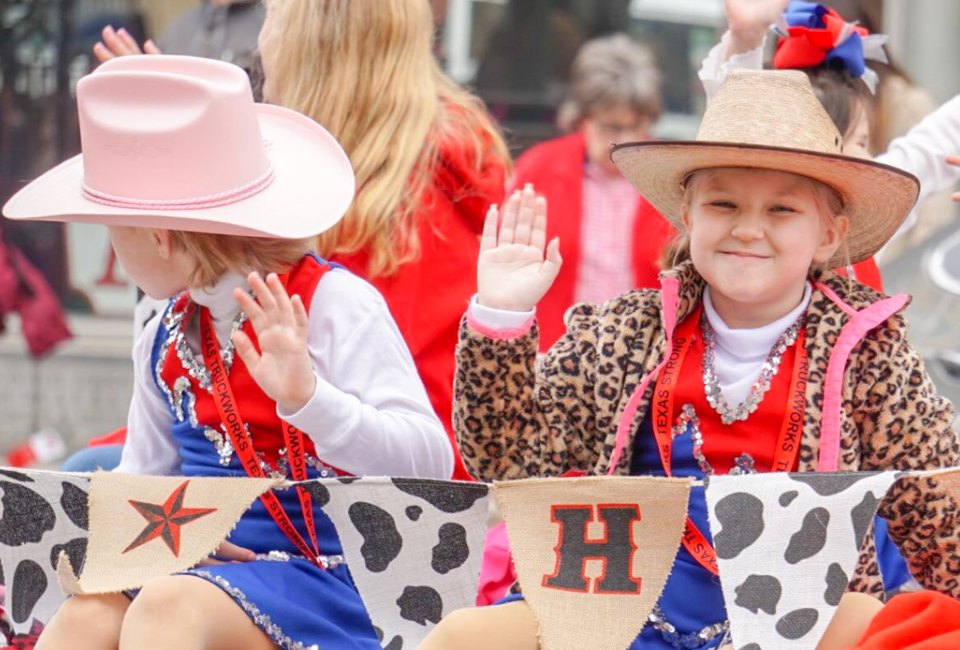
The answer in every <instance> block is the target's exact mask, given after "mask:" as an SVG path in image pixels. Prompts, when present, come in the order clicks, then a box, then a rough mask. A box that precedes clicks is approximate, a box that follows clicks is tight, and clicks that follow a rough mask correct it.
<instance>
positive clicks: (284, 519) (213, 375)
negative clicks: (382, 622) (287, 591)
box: [200, 308, 326, 569]
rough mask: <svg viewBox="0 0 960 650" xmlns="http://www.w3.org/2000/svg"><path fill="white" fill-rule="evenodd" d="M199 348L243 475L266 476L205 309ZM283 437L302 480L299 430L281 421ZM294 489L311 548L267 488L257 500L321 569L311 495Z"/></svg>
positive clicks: (294, 470) (296, 474)
mask: <svg viewBox="0 0 960 650" xmlns="http://www.w3.org/2000/svg"><path fill="white" fill-rule="evenodd" d="M200 347H201V350H202V352H203V360H204V361H205V362H206V365H207V369H208V370H209V371H210V380H211V387H210V390H211V393H212V395H213V401H214V403H215V404H216V405H217V413H219V415H220V420H221V421H222V422H223V425H224V427H225V428H226V430H227V435H228V436H229V437H230V442H231V443H232V444H233V448H234V449H235V450H236V452H237V457H238V458H239V459H240V464H241V465H243V469H244V470H245V471H246V473H247V476H250V477H253V478H266V477H267V475H266V473H265V472H264V471H263V467H262V466H261V465H260V459H259V458H258V457H257V454H256V451H255V449H254V447H253V440H251V438H250V434H249V433H248V432H247V428H246V427H245V426H244V424H243V420H242V419H241V417H240V412H239V410H238V406H237V400H236V398H235V397H234V394H233V388H231V386H230V380H229V379H228V377H227V370H226V368H225V367H224V365H223V359H222V358H221V357H220V343H219V342H218V341H217V335H216V332H215V331H214V329H213V322H212V320H211V317H210V311H209V310H208V309H205V308H204V309H201V310H200ZM283 439H284V443H285V444H286V447H287V460H288V461H289V463H290V476H291V478H292V479H293V480H294V481H304V480H306V479H307V458H306V452H305V451H304V446H303V432H302V431H300V430H299V429H297V428H296V427H295V426H293V425H292V424H289V423H287V422H284V423H283ZM296 489H297V494H298V496H299V498H300V508H301V509H302V510H303V521H304V526H305V527H306V529H307V533H308V534H309V535H310V542H311V543H312V544H313V549H312V550H311V548H310V547H309V546H308V545H307V543H306V541H305V540H304V539H303V535H301V534H300V531H298V530H297V528H296V526H295V525H294V523H293V521H292V520H291V519H290V516H289V515H288V514H287V512H286V511H285V510H284V509H283V505H282V504H281V503H280V500H279V499H278V498H277V495H276V494H275V493H274V492H273V490H267V491H266V492H264V493H263V494H262V495H260V501H261V502H262V503H263V505H264V506H265V507H266V509H267V512H268V513H269V514H270V517H272V518H273V521H274V522H276V524H277V526H278V527H279V528H280V530H281V531H283V534H284V535H286V536H287V538H288V539H289V540H290V541H291V542H292V543H293V545H294V546H296V547H297V549H298V550H299V551H300V554H301V555H303V556H304V557H305V558H307V559H308V560H310V561H311V562H312V563H313V564H315V565H316V566H318V567H320V568H321V569H325V568H326V567H325V566H324V564H323V562H322V561H321V559H320V545H319V543H318V542H317V529H316V523H315V521H314V517H313V498H312V497H311V496H310V493H309V492H308V491H307V490H306V489H304V488H303V487H302V486H300V485H298V486H297V487H296Z"/></svg>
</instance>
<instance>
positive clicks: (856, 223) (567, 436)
mask: <svg viewBox="0 0 960 650" xmlns="http://www.w3.org/2000/svg"><path fill="white" fill-rule="evenodd" d="M792 74H793V73H782V72H776V73H775V72H751V73H743V74H742V75H741V74H739V73H738V74H735V75H733V76H732V77H731V78H730V79H728V80H727V82H726V83H725V86H726V85H728V84H731V80H733V81H732V83H733V84H735V85H736V84H739V85H741V86H743V87H740V88H737V89H736V90H735V91H734V92H732V93H731V95H732V96H734V97H736V98H737V99H738V101H739V103H738V105H737V110H739V111H741V113H742V111H744V110H745V109H744V105H745V104H744V103H745V102H747V103H749V96H750V94H751V93H750V90H751V88H750V86H751V84H753V85H756V84H755V83H754V82H756V79H746V80H744V79H743V77H750V76H752V75H770V76H772V80H771V79H768V78H762V79H759V82H757V83H759V84H760V85H761V86H763V85H765V84H771V83H773V84H774V85H777V86H778V87H777V88H775V90H777V91H778V92H780V93H784V92H794V91H797V92H798V94H799V95H800V99H798V102H797V103H798V104H802V109H797V107H796V105H795V106H794V107H793V109H794V110H795V111H800V112H803V111H806V115H805V116H803V117H802V118H801V119H802V120H806V121H808V122H809V121H815V122H816V124H817V125H818V126H819V127H820V128H821V129H823V130H825V135H824V139H825V140H830V139H832V138H836V142H839V136H838V135H835V134H836V131H835V129H834V130H833V131H832V132H830V131H829V128H832V125H830V124H829V118H828V117H826V116H825V114H824V115H823V116H822V117H823V119H821V116H820V115H819V114H816V111H817V109H818V108H819V110H820V111H822V107H820V106H819V104H818V103H816V99H815V98H813V102H807V101H806V97H805V93H806V92H807V91H809V84H806V88H805V89H804V88H800V89H799V90H797V89H796V88H794V87H793V86H803V84H805V83H806V82H805V81H800V80H798V79H797V78H795V77H793V76H792ZM770 90H771V89H770V88H767V91H768V92H769V91H770ZM811 94H812V93H811ZM745 97H746V98H748V99H744V98H745ZM814 104H815V105H814ZM723 105H724V95H723V94H718V96H717V99H716V100H714V103H713V104H711V105H710V107H709V108H708V111H707V114H706V115H705V116H704V126H702V127H701V136H700V137H699V138H698V139H699V140H713V141H716V140H720V139H723V140H725V141H727V142H730V141H731V140H733V141H734V142H735V143H738V142H740V141H742V140H738V138H737V136H735V135H733V136H731V135H729V134H727V135H720V134H717V135H714V136H713V137H712V138H711V137H710V131H711V128H716V124H718V123H719V124H727V125H728V122H729V120H730V119H731V117H730V115H729V114H728V115H727V116H726V117H725V118H724V119H720V118H719V117H718V116H717V115H711V112H714V113H719V112H722V106H723ZM754 105H755V106H756V109H755V110H756V114H755V116H754V120H753V121H751V120H745V122H747V123H751V124H752V125H754V126H755V125H756V123H757V122H758V121H759V122H763V121H764V120H768V121H769V122H770V123H771V128H770V129H769V131H768V133H769V134H770V135H769V137H770V138H772V139H775V138H778V137H779V138H781V141H771V142H765V143H758V144H760V146H756V145H754V146H751V147H749V148H748V147H744V146H743V145H740V144H730V145H724V147H723V148H724V149H725V150H726V151H724V152H722V153H721V154H720V155H721V160H722V162H720V161H718V162H717V163H716V164H714V165H710V166H709V168H708V169H703V168H702V166H701V167H698V166H697V165H702V163H700V162H699V159H698V158H696V156H694V155H693V153H701V154H702V153H703V151H716V150H717V149H718V148H719V147H717V146H716V145H714V144H710V145H700V146H701V147H702V149H700V150H699V152H692V153H691V154H690V156H688V158H687V159H686V160H685V162H683V164H682V165H679V166H677V169H675V170H674V174H675V175H674V177H673V180H674V182H675V183H676V188H679V189H671V187H670V185H671V184H670V183H661V184H659V185H658V184H657V181H656V180H655V179H654V178H653V177H654V176H656V173H662V174H666V175H669V174H670V171H669V170H667V171H662V168H663V161H664V160H666V159H667V157H666V156H664V151H666V150H669V151H670V152H671V153H675V152H676V151H677V147H678V145H677V144H676V143H639V144H631V145H622V146H619V147H615V148H614V150H613V154H612V156H613V158H614V160H615V162H617V163H618V166H619V167H620V169H621V170H622V171H623V172H624V173H625V175H627V176H628V178H630V180H631V181H632V182H633V183H634V184H635V185H637V186H638V189H640V191H641V193H643V194H644V195H645V196H646V197H647V198H648V199H649V200H650V201H651V203H653V204H654V205H655V206H656V207H657V208H658V210H659V211H660V212H661V213H662V214H663V215H664V216H665V217H667V218H668V219H671V220H672V221H674V224H675V225H676V226H677V227H678V229H679V230H681V231H682V232H683V233H684V237H685V239H684V242H683V243H682V244H681V248H682V250H685V251H686V252H687V253H688V255H689V258H690V259H689V261H686V262H684V263H681V264H679V265H677V266H675V267H674V268H672V269H670V270H669V271H667V272H665V273H664V274H663V275H662V289H661V290H660V291H653V290H638V291H633V292H630V293H627V294H625V295H623V296H621V297H619V298H617V299H614V300H611V301H609V302H607V303H603V304H600V305H588V304H583V305H578V306H575V307H574V308H572V309H571V311H570V312H569V313H568V317H567V333H566V335H565V336H564V337H562V338H561V339H560V340H559V341H558V342H557V343H556V344H555V345H554V346H553V347H552V348H551V350H550V351H549V352H548V353H547V354H546V356H545V357H544V358H543V359H542V360H539V361H538V359H537V327H536V322H535V317H534V311H533V308H534V305H536V303H537V301H538V299H539V297H540V296H542V295H543V293H544V292H545V291H546V290H547V289H548V288H549V286H550V283H551V282H552V280H553V278H554V277H555V275H556V272H557V269H558V268H559V265H560V263H561V260H560V255H559V248H558V242H557V241H552V242H550V243H549V244H547V243H546V242H545V241H544V232H545V223H546V205H545V202H544V201H543V200H542V199H540V198H537V197H536V196H535V193H534V191H533V189H532V188H530V187H528V188H526V189H524V191H523V192H522V193H516V194H514V195H513V196H512V197H510V199H509V200H508V202H507V204H506V205H505V207H504V210H503V219H502V221H500V220H499V216H498V214H497V210H496V209H495V208H491V212H490V215H489V216H488V221H487V226H486V229H485V232H484V237H483V241H482V244H481V254H480V260H479V264H478V294H477V296H475V297H474V299H473V301H472V303H471V305H470V307H469V309H468V312H467V314H466V316H465V318H464V322H463V324H462V326H461V331H460V343H459V346H458V351H457V364H458V369H457V375H456V385H455V408H454V425H455V429H456V432H457V435H458V438H459V442H460V449H461V453H462V455H463V459H464V461H465V463H466V465H467V467H468V468H469V469H470V470H471V472H472V473H473V474H474V476H476V477H478V478H481V479H483V480H504V479H518V478H525V477H531V476H561V475H563V474H565V473H567V472H583V473H587V474H603V473H609V474H653V475H665V474H668V473H669V471H671V470H672V475H674V476H696V477H702V476H704V475H709V474H711V473H713V472H714V471H715V472H717V473H729V472H735V473H743V472H751V471H773V470H787V471H804V472H806V471H869V470H889V469H904V470H905V469H933V468H941V467H952V466H955V465H957V464H958V453H960V441H958V436H957V434H956V432H955V431H954V430H953V429H952V422H953V417H954V413H953V407H952V406H951V405H950V403H949V402H948V401H947V400H946V399H944V398H943V397H941V396H939V395H938V394H937V392H936V390H935V388H934V386H933V384H932V382H931V380H930V378H929V377H928V376H927V373H926V372H925V370H924V367H923V362H922V360H921V358H920V356H919V355H918V354H917V352H916V351H915V350H914V349H913V348H912V347H911V346H910V345H909V343H908V342H907V339H906V321H905V318H904V317H903V315H902V311H903V309H904V308H905V307H906V305H907V303H908V298H907V297H906V296H903V295H899V296H894V297H891V298H888V297H884V296H883V295H881V294H879V293H877V292H875V291H873V290H872V289H869V288H867V287H865V286H863V285H860V284H858V283H856V282H854V281H852V280H849V279H847V278H842V277H838V276H837V275H835V274H833V273H831V272H829V271H825V270H823V269H828V268H835V267H837V266H842V264H841V263H838V262H840V261H841V260H843V259H844V257H845V256H847V255H848V256H849V259H852V260H853V261H856V260H857V259H863V258H864V257H866V256H869V255H870V254H872V252H873V251H875V250H876V248H879V247H880V246H881V245H882V244H883V242H884V241H886V238H887V237H889V235H890V234H892V233H893V232H894V231H895V230H896V226H897V225H898V224H899V223H900V222H901V221H902V219H903V218H904V217H905V216H906V214H907V212H908V211H909V209H910V207H911V206H912V203H913V200H914V199H915V197H916V180H915V179H913V178H912V177H910V176H909V175H907V174H904V173H902V172H899V171H897V170H894V169H893V168H890V167H885V166H882V165H878V164H876V163H870V162H863V161H857V162H854V161H852V160H851V159H844V158H843V157H841V156H839V155H830V156H825V155H823V152H825V151H827V152H829V151H831V149H830V148H829V144H827V145H823V146H818V147H817V148H813V149H814V151H813V152H811V151H810V149H811V147H810V146H809V145H808V143H801V144H797V143H796V142H783V141H782V139H783V138H786V139H788V140H789V138H790V135H789V132H791V129H789V128H783V126H784V122H785V121H786V122H787V123H788V124H789V123H792V122H793V120H790V119H789V116H788V115H786V114H785V113H783V112H782V111H777V110H775V109H774V108H771V107H770V106H769V105H768V102H766V101H765V100H764V99H763V98H762V97H759V98H756V101H755V102H754ZM801 126H802V124H796V125H795V130H800V127H801ZM807 130H808V131H810V130H811V129H809V128H808V129H807ZM705 131H706V132H707V133H706V135H705ZM784 134H786V135H784ZM748 138H754V140H752V141H755V136H753V135H750V134H744V135H743V136H742V139H743V140H746V139H748ZM683 144H685V145H687V146H688V147H689V145H691V144H695V143H683ZM766 146H769V147H770V150H771V152H768V151H765V150H764V147H766ZM692 148H695V147H692ZM711 148H712V149H711ZM738 148H739V149H740V151H738ZM784 148H790V149H793V150H794V152H792V153H790V154H788V155H783V154H782V152H783V149H784ZM774 149H775V150H776V151H773V150H774ZM768 153H769V156H768ZM722 156H726V158H723V157H722ZM745 156H747V157H749V158H745ZM681 157H682V154H681ZM811 158H812V159H814V161H815V163H816V164H815V165H811V164H809V163H810V162H811V160H810V159H811ZM748 159H749V161H750V166H751V167H754V168H751V169H747V168H745V163H746V161H747V160H748ZM648 160H649V162H650V165H661V167H659V168H656V169H659V170H660V171H658V172H654V171H652V169H654V168H651V167H649V166H648V167H644V164H646V162H648ZM668 162H669V161H668ZM684 165H685V166H684ZM757 167H759V168H757ZM841 168H842V169H843V170H845V171H846V172H849V171H850V170H851V169H853V170H854V171H853V172H852V173H846V174H836V171H837V170H838V169H841ZM818 170H821V171H818ZM818 174H819V176H818ZM834 176H836V178H834ZM841 177H842V178H841ZM665 187H666V189H664V188H665ZM880 187H886V188H888V189H889V191H887V192H886V195H885V196H884V197H881V198H880V200H868V199H866V198H865V197H867V196H869V194H870V192H877V191H881V190H879V189H878V188H880ZM671 192H672V193H671ZM868 233H873V234H874V236H873V237H869V236H868ZM868 240H869V241H868ZM730 404H734V405H738V406H736V407H731V406H730ZM672 405H676V407H677V408H676V409H675V410H674V409H673V408H672ZM681 405H682V407H681ZM781 425H782V426H781ZM662 430H665V431H666V436H665V437H662V436H660V435H658V432H659V431H662ZM671 432H672V433H671ZM778 432H779V433H780V436H779V437H778V436H777V434H778ZM671 436H672V437H671ZM663 440H667V441H668V442H667V444H666V449H665V450H664V445H662V444H660V442H658V441H663ZM784 452H790V453H784ZM663 454H667V457H666V458H664V457H663ZM667 467H669V468H670V470H665V469H664V468H667ZM702 498H703V497H702V492H701V493H700V495H699V499H700V501H701V503H700V505H699V506H698V505H697V503H696V498H694V497H692V498H691V505H690V516H691V518H692V519H693V520H694V521H695V522H696V521H697V519H698V517H701V518H702V525H701V524H698V527H699V528H700V529H701V530H705V529H707V528H708V526H707V525H706V514H705V506H704V505H703V504H702ZM698 513H699V514H698ZM880 514H881V515H882V516H883V517H885V518H886V519H887V520H888V523H889V531H890V534H891V536H892V538H893V539H894V540H895V541H896V543H897V544H898V545H899V546H900V549H901V551H902V552H903V554H904V556H905V557H906V558H907V560H908V562H909V565H910V568H911V570H912V572H913V574H914V575H915V577H916V578H917V579H918V580H919V581H920V582H921V583H922V584H924V585H925V586H927V587H929V588H932V589H936V590H939V591H943V592H947V593H951V594H953V595H955V596H960V559H958V555H957V553H956V551H957V548H958V546H960V530H958V527H957V525H958V524H960V520H958V511H957V504H956V503H955V502H954V501H953V500H952V498H951V497H950V496H948V495H947V494H946V493H945V491H944V490H943V489H942V488H941V486H940V485H939V484H938V482H937V480H936V479H935V478H932V477H927V478H922V479H921V478H910V479H903V480H901V481H899V482H898V483H897V484H896V485H895V486H894V488H892V489H891V491H890V493H889V497H888V498H887V499H886V500H884V502H883V504H882V505H881V507H880ZM868 539H870V540H872V535H871V536H868ZM875 555H876V554H875V549H874V545H873V542H872V541H869V542H866V543H865V544H864V550H863V553H862V556H861V561H860V565H859V566H858V568H857V572H856V574H855V575H854V578H853V581H852V583H851V589H852V590H855V591H865V592H869V593H874V594H881V593H882V589H883V586H882V580H881V577H880V574H879V570H878V567H877V564H876V559H875ZM678 574H683V577H682V578H680V579H676V578H675V576H677V575H678ZM675 583H676V584H679V585H680V586H681V589H680V590H679V591H678V590H677V589H672V591H673V592H675V593H671V588H672V587H673V586H675ZM694 589H696V590H700V591H699V592H698V594H699V595H698V597H697V598H690V597H689V594H690V593H692V591H691V590H694ZM713 602H717V603H718V604H716V605H715V606H714V605H711V604H710V603H713ZM660 607H661V610H662V612H663V614H664V616H665V618H666V619H667V620H669V621H670V622H671V623H672V624H673V625H674V627H675V628H677V629H678V630H681V631H682V632H688V631H691V630H692V631H693V632H696V630H697V628H698V627H701V626H702V627H703V628H704V629H710V628H714V629H715V627H716V624H717V623H719V622H721V621H722V618H723V617H724V616H725V613H724V612H723V605H722V598H720V597H719V585H718V583H717V581H716V580H715V576H713V575H712V574H711V573H710V572H709V571H708V570H707V567H706V566H705V565H704V566H699V565H698V562H697V561H696V559H695V558H694V557H693V556H692V555H690V554H689V553H688V552H687V551H686V549H685V548H681V550H680V552H679V554H678V558H677V561H676V563H675V565H674V574H673V576H672V577H671V580H670V583H669V584H668V587H667V589H666V590H665V591H664V594H663V596H662V597H661V600H660ZM655 627H656V626H653V625H648V626H647V627H646V628H645V629H644V631H643V632H642V633H641V635H640V636H639V637H637V641H636V642H635V644H634V645H633V646H631V647H635V648H639V647H644V648H649V647H656V648H659V647H663V648H669V647H671V644H670V643H669V639H667V635H662V634H660V632H659V631H658V630H657V629H654V628H655ZM478 629H483V630H484V633H483V634H482V635H476V634H470V633H469V631H470V630H478ZM531 632H535V625H534V624H533V619H532V614H531V613H530V610H529V608H527V606H526V605H525V604H524V603H521V602H514V603H509V604H506V605H502V606H498V607H492V608H482V609H477V610H464V611H462V612H457V613H455V614H454V615H453V616H451V617H448V618H447V619H445V620H444V622H442V623H441V625H440V626H438V628H437V629H436V630H435V631H434V633H433V634H432V635H431V636H430V637H429V638H428V640H427V641H426V642H425V644H424V645H423V646H421V647H422V648H427V649H431V650H432V649H433V648H444V647H457V648H461V649H462V648H472V647H480V646H475V645H471V643H473V644H476V643H478V642H480V643H482V644H483V647H498V648H534V647H536V638H535V634H534V636H532V637H531ZM491 635H493V636H491ZM471 636H472V637H473V639H475V640H471V638H470V637H471ZM494 637H495V638H494ZM719 641H720V639H719V638H711V639H708V640H707V641H706V642H705V645H704V646H702V647H715V644H716V643H719Z"/></svg>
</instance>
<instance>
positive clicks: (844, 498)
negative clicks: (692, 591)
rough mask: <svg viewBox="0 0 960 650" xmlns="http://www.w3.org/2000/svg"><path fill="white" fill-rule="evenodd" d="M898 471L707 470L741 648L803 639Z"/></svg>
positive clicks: (821, 619) (834, 600) (844, 581)
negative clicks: (712, 473) (745, 473)
mask: <svg viewBox="0 0 960 650" xmlns="http://www.w3.org/2000/svg"><path fill="white" fill-rule="evenodd" d="M897 478H898V475H897V474H896V473H895V472H884V473H873V474H871V473H835V474H783V473H777V474H753V475H748V476H714V477H711V479H710V484H709V487H708V488H707V491H706V492H707V502H708V506H709V514H710V528H711V531H712V533H713V541H714V545H715V547H716V550H717V559H718V563H719V568H720V582H721V585H722V588H723V596H724V601H725V602H726V605H727V616H728V617H729V620H730V631H731V635H732V637H733V641H734V646H735V647H736V648H737V649H738V650H781V649H783V650H788V649H791V648H795V649H799V648H804V649H810V648H813V647H815V646H816V644H817V642H818V641H819V640H820V637H821V636H822V635H823V632H824V630H826V627H827V625H828V624H829V622H830V619H831V618H832V616H833V612H834V610H835V609H836V607H837V605H838V604H839V603H840V597H841V596H842V595H843V593H844V592H845V591H846V588H847V585H848V584H849V582H850V577H851V576H852V572H853V570H854V568H856V564H857V559H858V557H859V549H860V544H861V542H863V539H864V536H865V535H866V532H867V530H868V529H869V527H870V523H871V521H872V520H873V518H874V516H875V515H876V512H877V507H878V505H879V504H880V501H881V500H882V499H883V497H884V495H885V494H886V493H887V490H888V489H889V488H890V486H891V485H892V484H893V482H894V481H895V480H896V479H897Z"/></svg>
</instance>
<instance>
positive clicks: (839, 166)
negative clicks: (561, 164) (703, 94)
mask: <svg viewBox="0 0 960 650" xmlns="http://www.w3.org/2000/svg"><path fill="white" fill-rule="evenodd" d="M840 145H841V137H840V133H839V132H838V131H837V128H836V126H834V124H833V121H832V120H831V119H830V116H829V115H828V114H827V112H826V110H824V108H823V105H822V104H821V103H820V101H819V100H818V99H817V97H816V95H814V94H813V89H812V88H811V86H810V82H809V80H808V79H807V75H805V74H804V73H803V72H799V71H796V70H784V71H759V70H738V71H735V72H731V73H730V75H729V76H728V77H727V78H726V80H725V81H724V83H723V85H722V86H721V87H720V89H719V90H718V91H717V94H716V96H715V98H714V99H713V101H712V102H711V103H710V105H709V106H708V107H707V110H706V113H705V114H704V116H703V122H701V124H700V131H699V133H698V134H697V139H696V140H695V141H687V142H636V143H625V144H620V145H616V146H614V147H613V149H612V150H611V153H610V157H611V158H612V159H613V162H614V163H615V164H616V165H617V167H618V168H619V169H620V171H621V172H623V175H624V176H626V177H627V178H628V179H629V180H630V182H631V183H633V185H634V187H636V188H637V190H638V191H639V192H640V193H641V194H642V195H643V196H644V197H645V198H646V199H647V200H648V201H649V202H650V203H651V204H652V205H653V206H654V207H655V208H656V209H657V210H659V211H660V214H662V215H663V216H664V217H666V218H667V219H668V220H669V221H670V222H671V223H672V224H673V225H674V226H676V227H678V228H682V223H681V214H680V203H681V198H682V196H683V190H684V183H685V182H686V179H687V177H688V176H689V175H690V174H691V173H693V172H695V171H698V170H701V169H713V168H718V167H741V168H751V169H770V170H776V171H782V172H789V173H791V174H798V175H800V176H806V177H807V178H811V179H813V180H816V181H819V182H821V183H823V184H825V185H828V186H830V187H832V188H833V189H834V190H836V191H837V193H838V194H839V195H840V197H841V198H842V199H843V204H844V211H845V213H846V215H847V217H848V218H849V219H850V228H849V231H848V234H847V246H848V248H849V255H850V261H851V262H859V261H861V260H864V259H866V258H868V257H870V256H871V255H873V254H874V253H876V252H877V251H878V250H879V249H880V248H881V247H882V246H883V245H884V244H885V243H886V242H887V240H889V239H890V237H892V236H893V234H894V233H895V232H896V231H897V228H899V227H900V224H902V223H903V221H904V219H906V217H907V215H908V214H909V213H910V210H911V209H912V208H913V205H914V203H916V200H917V195H918V193H919V191H920V182H919V181H918V180H917V179H916V177H914V176H913V175H911V174H908V173H907V172H904V171H902V170H900V169H897V168H895V167H890V166H888V165H883V164H880V163H875V162H872V161H866V160H860V159H858V158H851V157H849V156H843V155H841V154H840ZM846 263H847V259H846V256H845V255H844V253H843V252H842V251H838V252H837V254H836V255H834V257H833V258H832V259H831V260H830V261H829V262H828V264H830V265H831V266H832V267H837V266H842V265H844V264H846Z"/></svg>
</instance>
